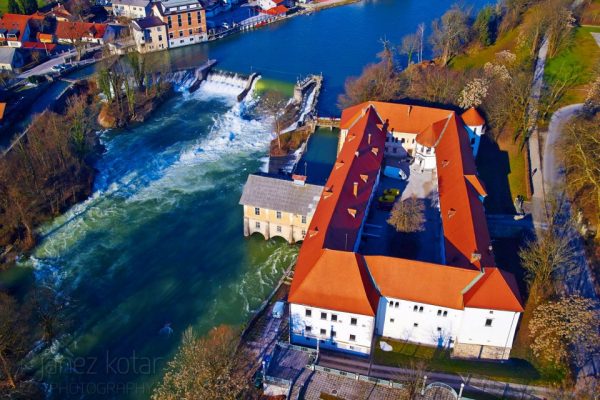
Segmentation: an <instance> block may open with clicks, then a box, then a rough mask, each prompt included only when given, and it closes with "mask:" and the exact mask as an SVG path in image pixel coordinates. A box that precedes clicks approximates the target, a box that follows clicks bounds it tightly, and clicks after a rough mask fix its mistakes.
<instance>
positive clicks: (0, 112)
mask: <svg viewBox="0 0 600 400" xmlns="http://www.w3.org/2000/svg"><path fill="white" fill-rule="evenodd" d="M5 110H6V103H0V121H2V120H3V119H4V111H5Z"/></svg>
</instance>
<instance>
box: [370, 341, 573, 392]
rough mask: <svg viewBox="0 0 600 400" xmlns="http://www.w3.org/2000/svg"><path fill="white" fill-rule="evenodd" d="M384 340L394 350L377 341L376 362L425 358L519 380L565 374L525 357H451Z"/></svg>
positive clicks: (433, 364)
mask: <svg viewBox="0 0 600 400" xmlns="http://www.w3.org/2000/svg"><path fill="white" fill-rule="evenodd" d="M384 341H385V342H386V343H388V344H390V345H391V346H392V348H393V351H389V352H386V351H382V350H381V349H380V347H379V344H377V346H376V348H375V356H374V357H375V359H374V361H375V363H376V364H383V365H390V366H405V367H406V366H410V364H411V361H415V360H426V361H427V363H428V368H429V369H430V370H432V371H438V372H452V373H463V374H466V373H469V374H472V373H473V372H474V371H476V374H475V375H478V376H483V377H488V378H492V379H498V380H503V381H509V382H517V383H534V382H535V383H538V384H542V383H553V382H557V381H560V380H562V379H563V378H564V377H563V376H562V375H558V374H547V371H545V370H538V369H536V367H534V366H533V365H532V364H531V363H529V362H528V361H526V360H523V359H516V358H511V359H510V360H508V361H506V362H504V363H500V362H486V361H474V360H461V359H452V358H450V351H449V350H444V349H439V348H435V347H429V346H423V345H417V344H413V343H405V342H401V341H394V340H390V339H384Z"/></svg>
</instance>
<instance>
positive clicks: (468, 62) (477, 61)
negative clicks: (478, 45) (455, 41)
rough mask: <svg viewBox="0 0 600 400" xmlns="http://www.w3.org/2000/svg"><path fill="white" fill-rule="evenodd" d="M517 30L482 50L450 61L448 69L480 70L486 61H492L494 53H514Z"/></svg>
mask: <svg viewBox="0 0 600 400" xmlns="http://www.w3.org/2000/svg"><path fill="white" fill-rule="evenodd" d="M517 35H518V29H513V30H511V31H509V32H508V33H506V34H505V35H503V36H502V37H500V38H498V40H496V43H494V44H493V45H491V46H489V47H485V48H483V49H477V50H474V51H471V52H467V54H462V55H460V56H457V57H455V58H453V59H452V60H451V61H450V67H452V68H453V69H456V70H460V71H464V70H468V69H471V68H481V67H483V66H484V65H485V63H486V62H488V61H490V62H491V61H494V59H495V56H496V53H498V52H500V51H502V50H510V51H511V52H514V48H515V47H516V43H517Z"/></svg>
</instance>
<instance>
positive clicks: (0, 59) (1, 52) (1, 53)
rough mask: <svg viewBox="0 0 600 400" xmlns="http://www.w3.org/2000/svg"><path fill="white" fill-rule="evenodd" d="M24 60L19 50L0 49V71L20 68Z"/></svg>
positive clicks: (12, 48)
mask: <svg viewBox="0 0 600 400" xmlns="http://www.w3.org/2000/svg"><path fill="white" fill-rule="evenodd" d="M23 64H24V58H23V55H22V54H21V52H20V51H19V49H17V48H15V47H8V46H6V47H0V71H11V72H12V71H14V70H15V69H18V68H21V67H22V66H23Z"/></svg>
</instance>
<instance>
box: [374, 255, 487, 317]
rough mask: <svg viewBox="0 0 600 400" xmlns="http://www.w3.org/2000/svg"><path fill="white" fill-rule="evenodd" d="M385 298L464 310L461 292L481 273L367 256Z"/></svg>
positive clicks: (400, 259)
mask: <svg viewBox="0 0 600 400" xmlns="http://www.w3.org/2000/svg"><path fill="white" fill-rule="evenodd" d="M365 261H366V262H367V266H368V268H369V271H370V272H371V276H373V280H374V281H375V283H376V285H377V287H378V289H379V291H380V292H381V294H382V295H383V296H386V297H394V298H396V299H403V300H408V301H415V302H419V303H424V304H434V305H438V306H442V307H448V308H454V309H458V310H461V309H463V306H464V305H463V295H462V291H463V290H464V289H465V288H466V287H467V286H468V285H469V284H470V283H472V282H473V281H475V280H476V279H477V278H478V277H479V276H480V275H481V273H480V272H479V271H474V270H470V269H464V268H456V267H451V266H447V265H439V264H432V263H427V262H422V261H414V260H406V259H403V258H394V257H387V256H365Z"/></svg>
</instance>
